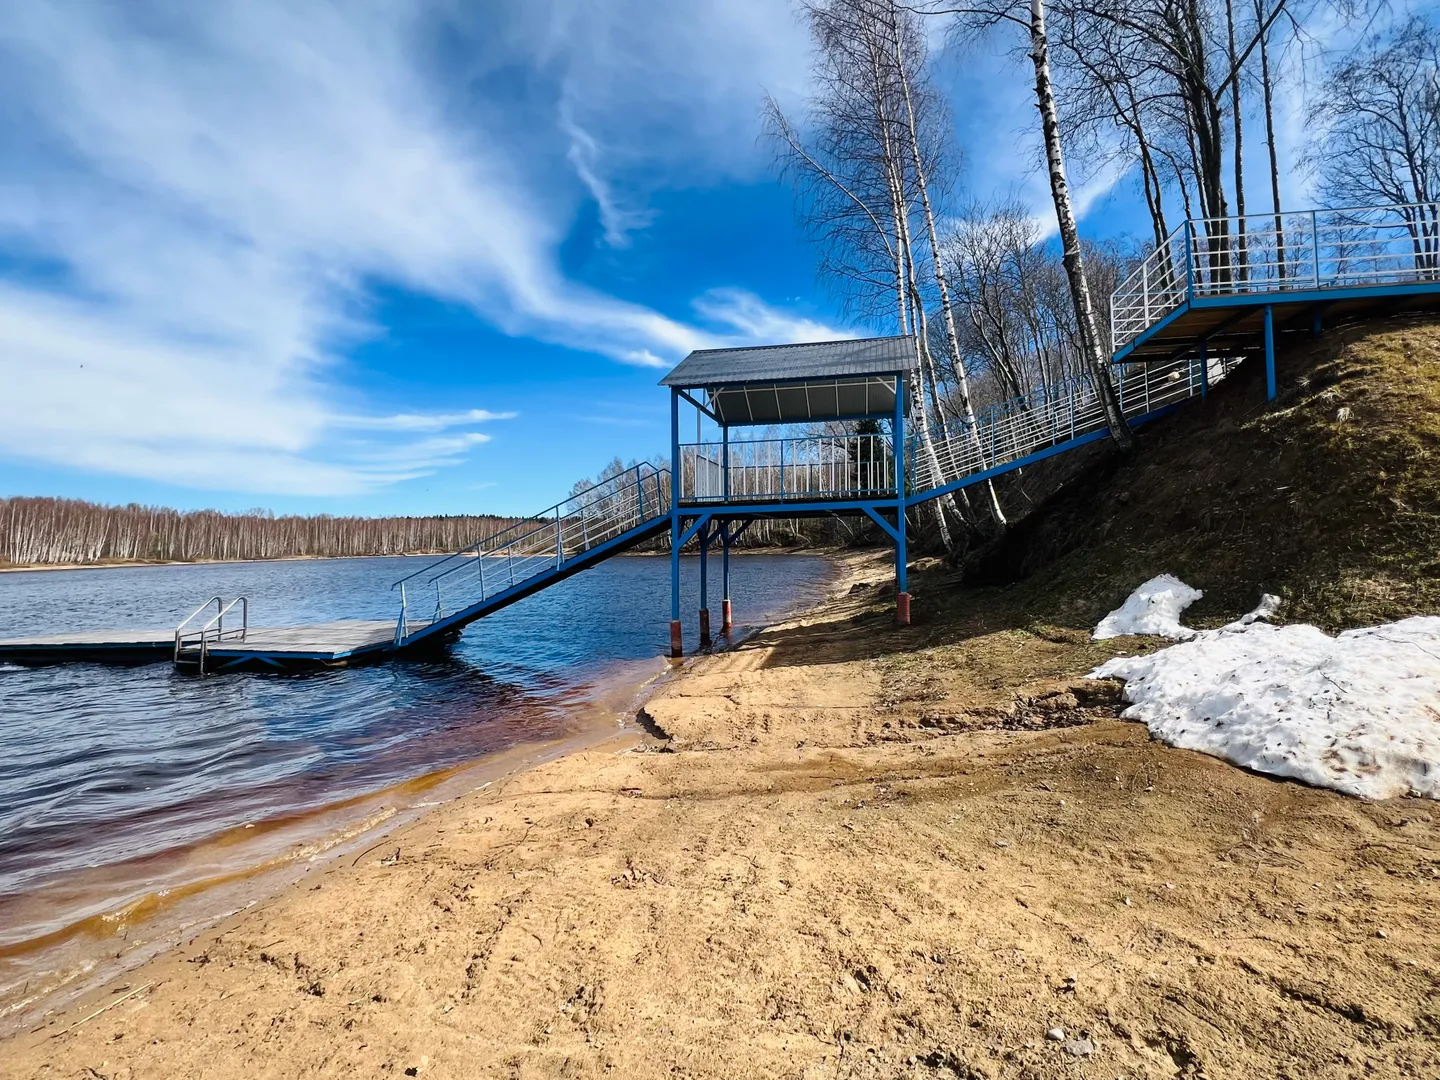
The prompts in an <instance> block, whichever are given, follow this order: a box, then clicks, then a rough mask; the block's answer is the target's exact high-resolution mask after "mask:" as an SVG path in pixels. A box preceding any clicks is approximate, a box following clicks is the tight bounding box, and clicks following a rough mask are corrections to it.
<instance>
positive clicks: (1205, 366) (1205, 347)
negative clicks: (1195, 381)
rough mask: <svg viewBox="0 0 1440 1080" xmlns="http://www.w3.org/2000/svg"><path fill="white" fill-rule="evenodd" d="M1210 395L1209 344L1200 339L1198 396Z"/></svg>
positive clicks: (1206, 340)
mask: <svg viewBox="0 0 1440 1080" xmlns="http://www.w3.org/2000/svg"><path fill="white" fill-rule="evenodd" d="M1208 393H1210V342H1209V340H1208V339H1206V338H1201V339H1200V396H1201V397H1202V398H1203V397H1204V396H1205V395H1206V394H1208Z"/></svg>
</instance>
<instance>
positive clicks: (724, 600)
mask: <svg viewBox="0 0 1440 1080" xmlns="http://www.w3.org/2000/svg"><path fill="white" fill-rule="evenodd" d="M733 625H734V624H733V622H732V618H731V612H730V522H728V521H724V522H721V523H720V632H721V633H722V634H729V633H730V630H731V627H732V626H733Z"/></svg>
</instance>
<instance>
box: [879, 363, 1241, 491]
mask: <svg viewBox="0 0 1440 1080" xmlns="http://www.w3.org/2000/svg"><path fill="white" fill-rule="evenodd" d="M1237 362H1238V361H1236V360H1234V359H1232V358H1229V357H1224V358H1220V357H1217V358H1212V359H1210V360H1209V361H1208V362H1207V369H1206V371H1205V372H1204V373H1203V375H1202V372H1201V367H1200V360H1199V359H1198V358H1191V359H1185V360H1177V361H1173V362H1171V363H1168V364H1123V365H1119V366H1118V367H1117V368H1115V369H1113V370H1114V371H1115V372H1116V374H1117V378H1116V380H1115V389H1116V391H1117V393H1118V395H1119V398H1120V408H1121V411H1122V412H1123V413H1124V414H1125V416H1126V418H1127V419H1130V420H1134V419H1136V418H1138V417H1142V416H1146V415H1148V414H1150V413H1153V412H1156V411H1157V410H1159V409H1163V408H1164V407H1166V406H1167V405H1173V404H1175V403H1176V402H1179V401H1183V400H1185V399H1186V398H1190V397H1195V396H1197V395H1199V394H1200V393H1201V391H1202V390H1203V389H1204V387H1205V386H1206V385H1207V384H1213V383H1215V382H1218V381H1219V380H1220V379H1223V378H1224V377H1225V375H1226V374H1227V373H1228V372H1229V371H1230V370H1231V368H1233V367H1234V366H1235V364H1236V363H1237ZM1105 427H1106V422H1105V411H1104V408H1103V407H1102V406H1101V403H1100V398H1099V395H1098V394H1096V393H1095V388H1094V386H1093V385H1092V384H1091V382H1090V380H1089V379H1088V378H1072V379H1068V380H1066V381H1065V382H1063V383H1058V384H1054V385H1050V386H1043V387H1041V388H1040V389H1038V390H1035V391H1034V392H1032V393H1029V394H1026V395H1024V396H1022V397H1016V398H1010V399H1009V400H1007V401H1002V402H999V403H998V404H995V405H992V406H990V407H989V408H987V409H982V410H980V411H979V412H977V413H976V416H975V425H974V427H973V428H971V427H970V425H968V424H967V423H965V422H964V421H962V420H952V421H949V422H948V423H947V424H946V425H945V426H944V427H941V428H938V429H935V430H933V431H932V433H931V443H932V446H933V448H934V451H935V452H934V455H933V456H932V455H931V454H929V453H928V452H921V451H922V447H921V446H920V442H919V437H918V436H911V437H910V438H909V439H907V440H906V444H907V465H906V474H907V476H908V477H909V478H910V484H909V487H910V490H911V493H912V494H916V495H918V494H923V493H925V492H927V491H934V490H935V489H937V488H941V487H945V486H947V485H952V484H957V483H958V482H959V481H961V480H964V479H967V478H968V477H971V476H978V475H979V474H981V473H985V472H988V471H990V470H1003V469H1004V467H1005V466H1007V465H1011V464H1013V463H1014V462H1016V461H1019V460H1020V459H1022V458H1026V457H1029V456H1031V455H1032V454H1037V453H1040V452H1042V451H1044V450H1047V449H1049V448H1051V447H1055V446H1060V445H1062V444H1064V443H1067V442H1071V441H1072V440H1074V439H1078V438H1080V437H1081V436H1084V435H1090V434H1092V433H1094V432H1097V431H1102V430H1104V429H1105Z"/></svg>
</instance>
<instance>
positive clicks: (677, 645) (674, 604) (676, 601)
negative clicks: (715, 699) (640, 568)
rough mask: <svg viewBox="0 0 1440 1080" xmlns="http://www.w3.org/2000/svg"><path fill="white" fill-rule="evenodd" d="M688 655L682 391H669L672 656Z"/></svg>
mask: <svg viewBox="0 0 1440 1080" xmlns="http://www.w3.org/2000/svg"><path fill="white" fill-rule="evenodd" d="M684 654H685V649H684V638H683V634H682V632H681V629H680V392H679V391H678V390H675V389H673V388H672V389H671V390H670V655H671V656H683V655H684Z"/></svg>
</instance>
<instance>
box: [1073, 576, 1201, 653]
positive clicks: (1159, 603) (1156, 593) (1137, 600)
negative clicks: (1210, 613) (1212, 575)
mask: <svg viewBox="0 0 1440 1080" xmlns="http://www.w3.org/2000/svg"><path fill="white" fill-rule="evenodd" d="M1204 595H1205V594H1204V593H1203V592H1201V591H1200V590H1199V589H1192V588H1191V587H1190V586H1189V585H1186V584H1185V583H1184V582H1183V581H1181V580H1180V579H1179V578H1177V577H1176V576H1175V575H1173V574H1161V575H1160V576H1159V577H1154V578H1151V579H1150V580H1149V581H1147V582H1145V584H1144V585H1141V586H1140V587H1139V588H1138V589H1136V590H1135V591H1134V592H1133V593H1131V594H1130V596H1129V598H1128V599H1127V600H1126V601H1125V603H1123V604H1121V605H1120V606H1119V607H1118V608H1116V609H1115V610H1114V611H1112V612H1110V614H1109V615H1106V616H1105V618H1103V619H1101V620H1100V625H1099V626H1097V627H1095V633H1094V635H1093V636H1094V638H1095V640H1096V641H1100V640H1103V639H1104V638H1116V637H1125V636H1126V635H1128V634H1154V635H1157V636H1159V637H1166V638H1174V639H1175V640H1176V641H1185V640H1187V639H1188V638H1193V637H1194V636H1195V631H1194V630H1191V629H1190V628H1189V627H1188V626H1181V625H1180V613H1181V612H1182V611H1184V610H1185V609H1186V608H1187V607H1189V606H1190V605H1191V604H1193V603H1194V602H1195V601H1196V600H1199V599H1200V598H1201V597H1202V596H1204Z"/></svg>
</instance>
